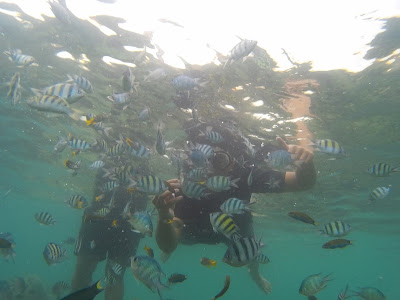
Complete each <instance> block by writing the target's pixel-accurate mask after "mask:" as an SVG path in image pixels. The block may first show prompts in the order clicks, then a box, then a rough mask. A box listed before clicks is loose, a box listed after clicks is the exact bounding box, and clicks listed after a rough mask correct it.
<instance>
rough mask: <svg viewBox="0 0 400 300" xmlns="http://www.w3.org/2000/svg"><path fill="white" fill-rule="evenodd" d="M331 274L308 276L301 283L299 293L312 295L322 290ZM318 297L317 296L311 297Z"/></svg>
mask: <svg viewBox="0 0 400 300" xmlns="http://www.w3.org/2000/svg"><path fill="white" fill-rule="evenodd" d="M330 277H331V274H329V275H327V276H325V277H321V273H319V274H314V275H310V276H308V277H307V278H306V279H304V280H303V281H302V283H301V285H300V288H299V293H300V294H302V295H304V296H307V297H311V296H314V295H315V294H316V293H318V292H320V291H322V290H323V289H324V288H325V287H326V283H327V282H328V281H330V280H331V279H330ZM309 299H317V298H309Z"/></svg>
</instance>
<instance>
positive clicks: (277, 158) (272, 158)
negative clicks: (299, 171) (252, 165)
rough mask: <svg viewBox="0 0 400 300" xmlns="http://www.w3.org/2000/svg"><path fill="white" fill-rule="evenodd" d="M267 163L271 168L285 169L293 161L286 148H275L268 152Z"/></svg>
mask: <svg viewBox="0 0 400 300" xmlns="http://www.w3.org/2000/svg"><path fill="white" fill-rule="evenodd" d="M267 163H268V165H269V166H270V167H271V168H275V169H278V170H285V169H286V168H287V167H288V166H289V165H291V164H292V163H293V159H292V155H291V154H290V153H289V152H288V151H286V150H276V151H273V152H271V153H268V158H267Z"/></svg>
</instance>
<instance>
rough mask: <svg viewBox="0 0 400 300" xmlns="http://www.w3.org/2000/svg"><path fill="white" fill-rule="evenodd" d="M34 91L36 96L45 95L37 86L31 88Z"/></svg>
mask: <svg viewBox="0 0 400 300" xmlns="http://www.w3.org/2000/svg"><path fill="white" fill-rule="evenodd" d="M31 91H32V93H34V94H35V95H36V96H39V97H40V96H43V91H42V90H39V89H35V88H31Z"/></svg>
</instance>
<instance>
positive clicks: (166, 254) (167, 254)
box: [160, 251, 171, 263]
mask: <svg viewBox="0 0 400 300" xmlns="http://www.w3.org/2000/svg"><path fill="white" fill-rule="evenodd" d="M170 256H171V253H167V252H164V251H161V254H160V259H161V261H162V262H163V263H164V262H166V261H167V260H168V258H169V257H170Z"/></svg>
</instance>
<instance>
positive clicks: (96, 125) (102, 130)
mask: <svg viewBox="0 0 400 300" xmlns="http://www.w3.org/2000/svg"><path fill="white" fill-rule="evenodd" d="M93 128H94V129H95V130H96V131H97V132H98V133H100V134H103V135H105V136H106V137H108V136H109V135H110V131H111V130H112V127H105V126H104V124H103V122H97V123H94V124H93Z"/></svg>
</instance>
